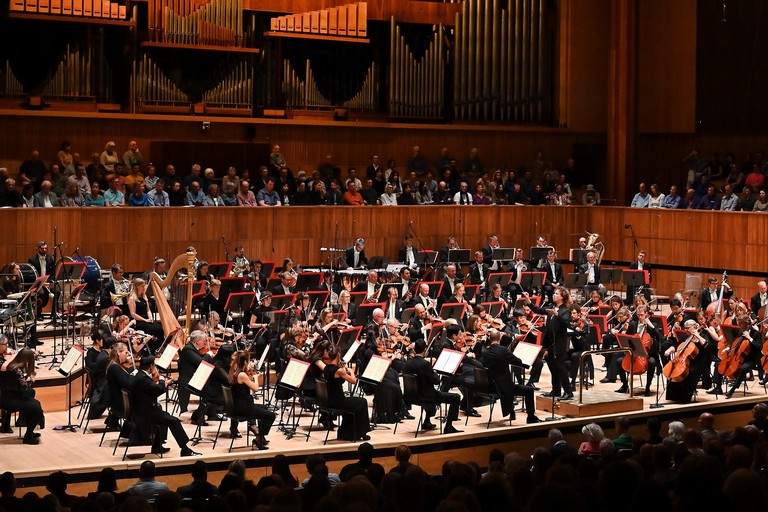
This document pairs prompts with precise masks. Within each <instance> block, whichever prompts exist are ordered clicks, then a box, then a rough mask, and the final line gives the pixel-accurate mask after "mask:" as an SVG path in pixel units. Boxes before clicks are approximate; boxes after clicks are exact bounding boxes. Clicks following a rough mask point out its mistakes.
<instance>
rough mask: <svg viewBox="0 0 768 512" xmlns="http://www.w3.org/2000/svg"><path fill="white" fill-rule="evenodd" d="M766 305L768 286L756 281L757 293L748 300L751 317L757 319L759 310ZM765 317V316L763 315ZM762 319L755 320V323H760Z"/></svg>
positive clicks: (767, 301) (763, 282) (767, 302)
mask: <svg viewBox="0 0 768 512" xmlns="http://www.w3.org/2000/svg"><path fill="white" fill-rule="evenodd" d="M766 305H768V285H767V284H766V283H765V281H758V283H757V293H756V294H754V295H753V296H752V298H751V299H749V308H750V309H751V310H752V315H753V316H755V317H757V314H758V312H759V311H760V308H762V307H763V306H766ZM763 316H765V315H763ZM762 320H763V318H757V321H758V322H760V321H762Z"/></svg>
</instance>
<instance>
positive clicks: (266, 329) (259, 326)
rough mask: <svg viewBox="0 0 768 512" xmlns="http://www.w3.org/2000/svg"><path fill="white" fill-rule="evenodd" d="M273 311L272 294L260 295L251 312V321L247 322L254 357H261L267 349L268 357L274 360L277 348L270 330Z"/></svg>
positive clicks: (274, 337)
mask: <svg viewBox="0 0 768 512" xmlns="http://www.w3.org/2000/svg"><path fill="white" fill-rule="evenodd" d="M274 311H275V308H273V307H272V294H271V293H269V292H264V293H262V294H261V297H260V298H259V303H258V306H257V307H256V308H254V309H253V310H252V311H251V319H250V321H249V322H248V327H250V329H251V333H252V335H253V343H254V347H253V353H254V355H255V356H256V357H261V354H262V352H263V351H264V350H265V349H267V348H269V350H270V353H269V354H268V357H270V358H272V359H274V354H275V350H276V348H277V346H276V345H277V336H275V335H276V334H277V333H276V332H273V329H272V328H271V325H272V321H273V320H274V315H275V313H274ZM273 342H274V343H273Z"/></svg>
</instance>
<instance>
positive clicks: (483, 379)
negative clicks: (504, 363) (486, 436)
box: [464, 367, 512, 428]
mask: <svg viewBox="0 0 768 512" xmlns="http://www.w3.org/2000/svg"><path fill="white" fill-rule="evenodd" d="M473 370H474V372H475V386H474V390H473V393H474V395H475V396H477V397H480V398H482V399H485V400H488V401H489V402H490V405H491V408H490V411H489V412H488V424H487V425H486V426H485V428H491V421H492V420H493V408H494V407H495V406H496V402H498V401H499V400H501V395H500V394H498V393H496V392H495V391H492V390H491V383H490V381H489V379H488V370H487V369H485V368H477V367H474V368H473ZM467 423H469V416H467V418H466V419H465V420H464V425H465V426H466V425H467ZM509 424H510V425H511V424H512V415H511V414H510V416H509Z"/></svg>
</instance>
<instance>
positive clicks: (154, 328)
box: [136, 298, 165, 354]
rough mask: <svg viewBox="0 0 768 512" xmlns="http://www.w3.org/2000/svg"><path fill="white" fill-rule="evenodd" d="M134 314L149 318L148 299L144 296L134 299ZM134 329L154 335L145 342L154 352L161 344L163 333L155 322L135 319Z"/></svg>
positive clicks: (163, 338) (163, 337)
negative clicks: (152, 338)
mask: <svg viewBox="0 0 768 512" xmlns="http://www.w3.org/2000/svg"><path fill="white" fill-rule="evenodd" d="M136 314H137V315H138V316H140V317H142V318H149V317H150V313H149V301H147V299H145V298H137V299H136ZM136 330H137V331H144V332H145V333H147V334H151V335H152V336H154V337H155V339H154V340H150V341H149V343H147V346H148V347H149V350H150V351H151V352H152V354H154V353H155V352H156V351H157V349H159V348H160V346H161V345H162V344H163V341H164V340H165V335H164V334H163V327H162V326H161V325H160V324H158V323H156V322H141V321H139V320H136Z"/></svg>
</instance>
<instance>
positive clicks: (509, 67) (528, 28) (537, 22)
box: [453, 0, 550, 123]
mask: <svg viewBox="0 0 768 512" xmlns="http://www.w3.org/2000/svg"><path fill="white" fill-rule="evenodd" d="M545 14H546V10H545V1H544V0H508V1H507V2H506V7H502V2H501V1H500V0H464V3H463V4H462V7H461V11H460V12H459V13H457V14H456V24H455V51H454V68H453V69H454V76H453V110H454V117H455V118H456V119H462V120H464V119H466V120H470V119H472V120H484V121H515V122H534V123H539V122H545V121H546V120H547V119H546V118H545V115H546V110H547V109H546V108H545V104H546V103H547V102H549V101H550V99H549V98H548V97H546V94H545V89H546V87H547V86H546V82H545V80H546V77H545V74H546V73H545V62H544V60H545V56H546V54H547V45H546V39H547V35H546V34H545V33H544V27H545V19H544V18H545Z"/></svg>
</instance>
